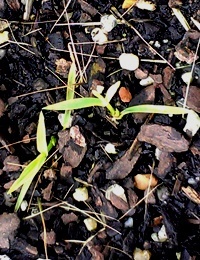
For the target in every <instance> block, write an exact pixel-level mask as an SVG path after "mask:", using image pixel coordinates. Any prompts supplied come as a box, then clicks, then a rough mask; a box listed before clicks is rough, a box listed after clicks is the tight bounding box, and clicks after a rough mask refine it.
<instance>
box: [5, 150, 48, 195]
mask: <svg viewBox="0 0 200 260" xmlns="http://www.w3.org/2000/svg"><path fill="white" fill-rule="evenodd" d="M46 158H47V156H46V154H39V155H38V156H37V157H36V158H35V159H34V160H33V161H32V162H30V163H29V164H28V165H27V166H26V168H25V169H24V170H23V171H22V173H21V175H20V176H19V178H18V179H17V180H16V181H15V182H14V183H13V185H12V186H11V187H10V189H9V190H8V194H10V193H12V192H14V191H16V190H17V189H18V188H20V187H21V186H22V185H24V184H25V183H26V182H29V181H30V179H31V180H32V179H33V178H34V177H35V175H36V174H37V173H38V171H39V170H40V168H41V167H42V166H43V164H44V163H45V161H46Z"/></svg>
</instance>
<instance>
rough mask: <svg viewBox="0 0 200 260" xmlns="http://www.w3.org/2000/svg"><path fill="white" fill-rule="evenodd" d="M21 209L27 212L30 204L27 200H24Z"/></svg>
mask: <svg viewBox="0 0 200 260" xmlns="http://www.w3.org/2000/svg"><path fill="white" fill-rule="evenodd" d="M20 207H21V211H25V210H26V209H27V207H28V202H27V201H26V200H23V201H22V203H21V206H20Z"/></svg>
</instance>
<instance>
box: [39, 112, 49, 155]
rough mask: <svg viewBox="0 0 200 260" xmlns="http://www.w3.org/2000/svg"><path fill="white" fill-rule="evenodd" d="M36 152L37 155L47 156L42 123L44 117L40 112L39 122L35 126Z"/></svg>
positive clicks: (43, 124)
mask: <svg viewBox="0 0 200 260" xmlns="http://www.w3.org/2000/svg"><path fill="white" fill-rule="evenodd" d="M37 150H38V152H39V153H44V154H46V155H48V149H47V140H46V127H45V123H44V115H43V113H42V112H40V115H39V122H38V126H37Z"/></svg>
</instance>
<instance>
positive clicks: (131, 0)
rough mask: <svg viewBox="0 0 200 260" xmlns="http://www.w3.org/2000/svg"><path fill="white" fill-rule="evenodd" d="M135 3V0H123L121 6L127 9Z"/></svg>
mask: <svg viewBox="0 0 200 260" xmlns="http://www.w3.org/2000/svg"><path fill="white" fill-rule="evenodd" d="M136 3H137V0H125V1H124V2H123V5H122V8H123V9H127V8H129V7H131V6H134V5H135V4H136Z"/></svg>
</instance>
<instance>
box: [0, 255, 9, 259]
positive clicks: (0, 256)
mask: <svg viewBox="0 0 200 260" xmlns="http://www.w3.org/2000/svg"><path fill="white" fill-rule="evenodd" d="M0 260H11V259H10V257H8V256H7V255H0Z"/></svg>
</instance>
